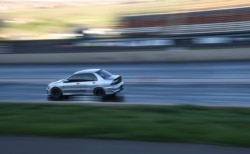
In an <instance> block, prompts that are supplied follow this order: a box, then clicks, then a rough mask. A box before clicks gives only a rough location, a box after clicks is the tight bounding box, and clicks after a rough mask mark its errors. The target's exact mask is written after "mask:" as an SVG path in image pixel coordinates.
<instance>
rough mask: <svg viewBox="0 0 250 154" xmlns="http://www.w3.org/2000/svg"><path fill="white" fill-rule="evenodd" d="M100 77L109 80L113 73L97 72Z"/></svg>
mask: <svg viewBox="0 0 250 154" xmlns="http://www.w3.org/2000/svg"><path fill="white" fill-rule="evenodd" d="M96 73H97V74H98V75H100V76H101V77H102V78H103V79H108V78H110V77H111V76H112V74H111V73H109V72H108V71H106V70H100V71H97V72H96Z"/></svg>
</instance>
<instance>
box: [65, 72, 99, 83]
mask: <svg viewBox="0 0 250 154" xmlns="http://www.w3.org/2000/svg"><path fill="white" fill-rule="evenodd" d="M68 81H69V82H84V81H97V78H96V76H95V75H94V74H91V73H86V74H75V75H72V76H71V77H69V78H68Z"/></svg>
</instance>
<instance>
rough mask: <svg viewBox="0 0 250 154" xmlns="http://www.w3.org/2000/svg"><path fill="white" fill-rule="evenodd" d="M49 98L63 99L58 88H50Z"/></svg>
mask: <svg viewBox="0 0 250 154" xmlns="http://www.w3.org/2000/svg"><path fill="white" fill-rule="evenodd" d="M50 96H51V97H52V98H54V99H61V98H62V97H63V94H62V90H61V89H60V88H52V89H51V90H50Z"/></svg>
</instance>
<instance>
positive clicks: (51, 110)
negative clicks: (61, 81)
mask: <svg viewBox="0 0 250 154" xmlns="http://www.w3.org/2000/svg"><path fill="white" fill-rule="evenodd" d="M0 134H2V135H39V136H40V135H41V136H62V137H86V138H104V139H125V140H142V141H160V142H190V143H208V144H222V145H237V146H250V108H222V107H220V108H215V107H213V108H212V107H199V106H188V105H187V106H90V105H48V104H7V103H6V104H0Z"/></svg>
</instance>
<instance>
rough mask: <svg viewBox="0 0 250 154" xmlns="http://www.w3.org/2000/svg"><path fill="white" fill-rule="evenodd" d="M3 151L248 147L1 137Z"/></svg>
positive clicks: (213, 152) (121, 152)
mask: <svg viewBox="0 0 250 154" xmlns="http://www.w3.org/2000/svg"><path fill="white" fill-rule="evenodd" d="M13 147H14V148H13ZM0 153H1V154H249V153H250V149H249V148H243V147H226V146H214V145H202V144H183V143H152V142H137V141H121V140H94V139H76V138H47V137H10V136H0Z"/></svg>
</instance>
